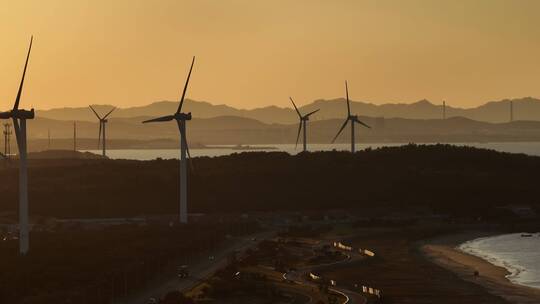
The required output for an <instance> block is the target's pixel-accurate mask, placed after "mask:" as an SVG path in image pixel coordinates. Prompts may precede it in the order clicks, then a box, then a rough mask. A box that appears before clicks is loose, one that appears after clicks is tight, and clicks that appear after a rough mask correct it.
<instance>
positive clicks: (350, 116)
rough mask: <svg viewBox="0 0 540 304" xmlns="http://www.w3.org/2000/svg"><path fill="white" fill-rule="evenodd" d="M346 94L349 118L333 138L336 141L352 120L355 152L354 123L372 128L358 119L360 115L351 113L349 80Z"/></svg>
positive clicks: (352, 146) (352, 137)
mask: <svg viewBox="0 0 540 304" xmlns="http://www.w3.org/2000/svg"><path fill="white" fill-rule="evenodd" d="M345 94H346V96H347V118H345V122H344V123H343V125H342V126H341V129H339V131H338V133H337V134H336V136H335V137H334V139H333V140H332V143H334V142H335V141H336V138H338V136H339V134H340V133H341V131H343V129H345V127H346V126H347V123H348V122H349V121H350V122H351V152H352V153H354V151H355V146H354V144H355V143H354V124H355V123H359V124H361V125H363V126H364V127H366V128H370V129H371V127H370V126H368V125H366V124H365V123H363V122H361V121H360V120H359V119H358V115H351V105H350V102H349V87H348V85H347V81H345Z"/></svg>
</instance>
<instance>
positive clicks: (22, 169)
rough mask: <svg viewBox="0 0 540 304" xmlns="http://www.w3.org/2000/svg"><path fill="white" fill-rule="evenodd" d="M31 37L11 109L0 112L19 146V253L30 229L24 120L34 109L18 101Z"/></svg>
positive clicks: (27, 243)
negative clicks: (10, 125)
mask: <svg viewBox="0 0 540 304" xmlns="http://www.w3.org/2000/svg"><path fill="white" fill-rule="evenodd" d="M33 38H34V37H31V38H30V46H29V47H28V54H27V55H26V62H25V64H24V70H23V74H22V78H21V83H20V85H19V91H18V92H17V97H16V98H15V104H14V105H13V109H12V110H11V111H9V112H1V113H0V119H12V120H13V127H14V129H15V136H16V138H17V146H18V148H19V253H20V254H21V255H26V254H27V253H28V250H29V248H30V239H29V234H30V232H29V231H30V229H29V226H28V169H27V163H26V159H27V151H26V120H27V119H34V117H35V114H34V109H31V110H30V111H28V110H23V109H19V101H20V100H21V95H22V90H23V86H24V78H25V76H26V68H27V66H28V59H29V58H30V51H31V50H32V41H33Z"/></svg>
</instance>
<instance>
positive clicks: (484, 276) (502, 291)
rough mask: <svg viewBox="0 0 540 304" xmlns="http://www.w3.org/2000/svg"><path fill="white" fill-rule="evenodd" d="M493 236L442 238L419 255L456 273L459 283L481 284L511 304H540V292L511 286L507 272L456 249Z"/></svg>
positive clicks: (422, 248)
mask: <svg viewBox="0 0 540 304" xmlns="http://www.w3.org/2000/svg"><path fill="white" fill-rule="evenodd" d="M493 235H494V233H487V232H478V231H475V232H464V233H460V234H453V235H446V236H441V237H439V238H435V239H431V240H427V241H424V242H422V243H421V244H419V251H420V253H421V254H422V255H423V256H424V257H425V258H427V259H428V260H429V261H431V262H433V263H435V264H437V265H439V266H441V267H443V268H445V269H446V270H449V271H451V272H453V273H454V274H456V275H457V276H458V277H459V278H460V279H462V280H465V281H468V282H472V283H475V284H478V285H480V286H482V287H484V288H485V289H486V290H487V291H488V292H490V293H491V294H493V295H496V296H499V297H501V298H503V299H505V300H507V301H508V302H510V303H519V304H522V303H523V304H532V303H540V289H535V288H532V287H528V286H524V285H519V284H515V283H512V282H511V281H510V280H509V279H508V278H507V277H506V276H507V275H509V274H510V272H509V271H508V270H507V269H506V268H504V267H500V266H496V265H494V264H491V263H490V262H488V261H487V260H484V259H482V258H480V257H477V256H474V255H471V254H468V253H466V252H463V251H461V250H459V249H457V248H456V247H457V246H458V245H460V244H462V243H464V242H467V241H471V240H474V239H477V238H481V237H488V236H493ZM474 271H478V272H479V276H477V277H475V276H474Z"/></svg>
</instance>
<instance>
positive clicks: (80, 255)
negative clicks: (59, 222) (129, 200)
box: [0, 223, 255, 304]
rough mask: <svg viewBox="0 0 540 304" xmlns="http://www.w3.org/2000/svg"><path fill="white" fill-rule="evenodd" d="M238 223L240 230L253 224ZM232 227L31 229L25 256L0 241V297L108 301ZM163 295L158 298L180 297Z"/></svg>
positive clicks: (168, 272) (199, 251)
mask: <svg viewBox="0 0 540 304" xmlns="http://www.w3.org/2000/svg"><path fill="white" fill-rule="evenodd" d="M242 226H243V227H242V230H243V231H244V232H249V231H248V230H251V231H253V230H254V228H255V227H254V226H253V227H251V228H250V229H247V228H248V227H246V226H245V225H242ZM237 228H238V227H237V225H236V224H215V223H214V224H211V225H193V224H192V225H189V226H179V227H169V226H147V227H137V226H132V225H123V226H113V227H108V228H105V229H104V230H91V231H85V230H76V229H75V230H73V229H72V230H69V231H57V232H55V233H46V232H33V233H32V240H31V241H32V244H31V245H32V250H31V251H30V253H29V254H28V255H27V256H25V257H21V256H19V255H18V253H17V246H18V242H17V241H16V240H14V241H4V242H0V269H1V271H0V303H24V304H49V303H89V304H90V303H92V304H102V303H111V301H113V300H115V299H119V298H121V297H124V296H129V295H130V294H132V293H133V292H135V291H137V290H141V289H143V288H145V287H147V286H148V285H149V284H151V283H152V280H155V279H158V278H160V277H169V276H174V275H175V273H176V270H177V267H178V266H179V265H183V264H184V263H185V264H189V261H192V260H193V259H195V258H196V257H198V256H200V255H205V254H208V253H207V251H211V250H216V248H217V246H219V244H220V242H221V241H222V240H224V239H225V237H226V235H227V234H233V235H234V233H235V232H236V231H238V229H237ZM193 231H197V233H193ZM171 297H172V296H171ZM165 300H167V299H165ZM165 300H164V301H165ZM169 300H170V301H168V300H167V301H165V302H164V303H182V302H179V301H177V302H174V301H172V300H171V299H169Z"/></svg>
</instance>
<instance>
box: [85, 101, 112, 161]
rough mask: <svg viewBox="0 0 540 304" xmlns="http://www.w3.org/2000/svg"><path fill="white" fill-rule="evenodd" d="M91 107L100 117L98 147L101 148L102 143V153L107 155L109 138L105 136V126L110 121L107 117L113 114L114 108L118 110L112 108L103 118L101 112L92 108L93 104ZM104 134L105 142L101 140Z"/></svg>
mask: <svg viewBox="0 0 540 304" xmlns="http://www.w3.org/2000/svg"><path fill="white" fill-rule="evenodd" d="M90 109H92V112H94V114H96V117H97V118H98V119H99V135H98V149H99V145H100V144H101V148H102V155H103V156H106V154H107V149H106V143H107V140H106V138H105V134H106V133H105V126H106V125H107V123H108V122H109V120H107V117H109V115H111V113H112V112H113V111H114V110H116V108H112V109H111V110H110V111H109V113H107V114H105V116H103V118H101V116H99V114H98V113H97V112H96V110H94V108H92V106H90ZM102 135H103V142H101V138H102Z"/></svg>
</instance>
